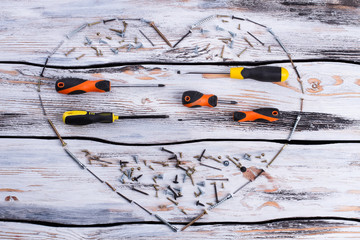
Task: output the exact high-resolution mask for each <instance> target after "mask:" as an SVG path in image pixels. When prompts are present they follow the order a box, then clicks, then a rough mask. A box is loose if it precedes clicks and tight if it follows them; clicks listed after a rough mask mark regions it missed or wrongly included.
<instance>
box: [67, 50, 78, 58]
mask: <svg viewBox="0 0 360 240" xmlns="http://www.w3.org/2000/svg"><path fill="white" fill-rule="evenodd" d="M75 49H76V48H72V49H70V50H69V51H68V52H67V53H65V56H66V57H67V56H68V55H69V54H70V53H72V52H73V51H75Z"/></svg>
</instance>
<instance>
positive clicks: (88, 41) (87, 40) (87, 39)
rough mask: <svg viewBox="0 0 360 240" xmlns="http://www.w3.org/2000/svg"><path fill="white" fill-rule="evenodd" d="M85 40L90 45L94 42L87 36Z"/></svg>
mask: <svg viewBox="0 0 360 240" xmlns="http://www.w3.org/2000/svg"><path fill="white" fill-rule="evenodd" d="M85 40H86V42H87V44H89V45H91V44H92V41H91V40H90V39H89V38H88V37H85Z"/></svg>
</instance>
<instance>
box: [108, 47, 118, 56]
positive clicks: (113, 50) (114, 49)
mask: <svg viewBox="0 0 360 240" xmlns="http://www.w3.org/2000/svg"><path fill="white" fill-rule="evenodd" d="M110 50H111V51H112V52H113V53H114V54H115V55H116V54H118V53H119V50H117V49H116V48H110Z"/></svg>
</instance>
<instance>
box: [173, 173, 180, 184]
mask: <svg viewBox="0 0 360 240" xmlns="http://www.w3.org/2000/svg"><path fill="white" fill-rule="evenodd" d="M173 183H175V184H178V183H179V182H178V175H176V176H175V179H174V181H173Z"/></svg>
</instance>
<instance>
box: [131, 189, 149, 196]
mask: <svg viewBox="0 0 360 240" xmlns="http://www.w3.org/2000/svg"><path fill="white" fill-rule="evenodd" d="M131 190H134V191H136V192H139V193H142V194H144V195H149V194H148V193H146V192H143V191H141V190H139V189H136V188H135V187H132V188H131Z"/></svg>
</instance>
